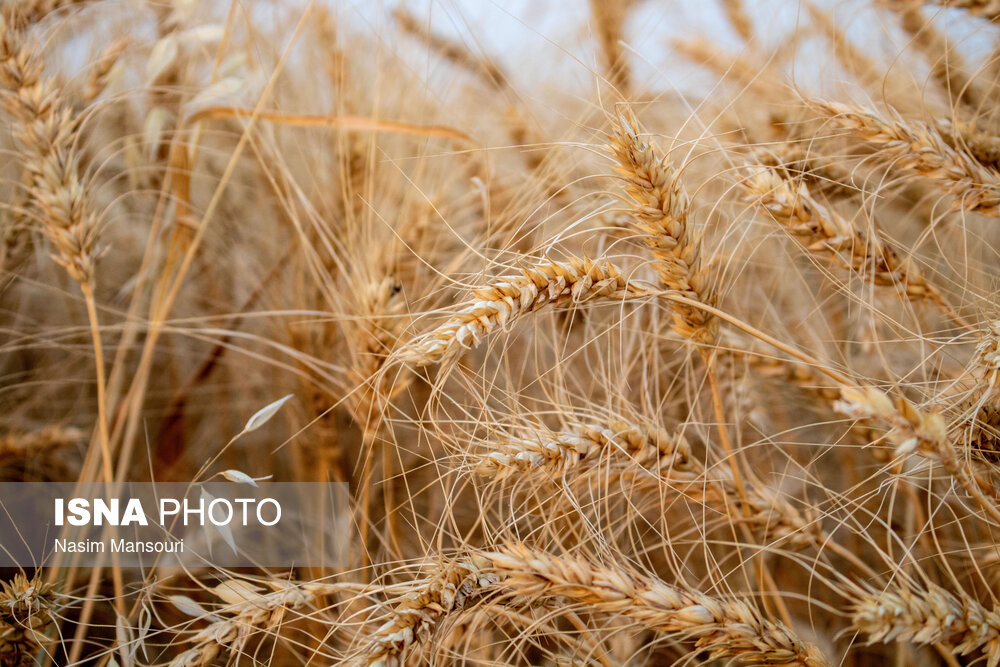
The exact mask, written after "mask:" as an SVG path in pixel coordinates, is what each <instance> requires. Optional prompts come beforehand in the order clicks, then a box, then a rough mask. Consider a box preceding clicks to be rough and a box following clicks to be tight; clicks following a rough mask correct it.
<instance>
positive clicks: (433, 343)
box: [391, 257, 659, 366]
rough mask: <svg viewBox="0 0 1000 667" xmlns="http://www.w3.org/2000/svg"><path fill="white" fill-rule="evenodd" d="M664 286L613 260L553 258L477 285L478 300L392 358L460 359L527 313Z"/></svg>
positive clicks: (429, 361) (628, 295) (644, 294)
mask: <svg viewBox="0 0 1000 667" xmlns="http://www.w3.org/2000/svg"><path fill="white" fill-rule="evenodd" d="M658 291H659V290H657V289H656V288H655V287H654V286H652V285H649V284H646V283H643V282H640V281H633V280H629V279H627V278H625V277H624V276H623V275H622V273H621V271H620V270H619V269H618V267H616V266H615V265H614V264H612V263H611V262H610V261H608V260H591V259H588V258H586V257H584V258H579V257H571V258H570V259H568V260H566V261H556V260H551V259H550V260H547V261H546V262H543V263H541V264H536V265H534V266H531V267H529V268H525V269H522V270H521V273H520V274H518V275H507V276H501V277H500V278H497V279H495V280H493V281H492V282H491V283H490V284H489V285H487V286H485V287H481V288H479V289H477V290H475V291H473V293H472V300H470V301H468V302H466V304H465V305H464V306H461V307H459V308H458V309H457V312H455V314H454V315H452V316H451V317H450V318H449V319H448V321H447V322H445V323H444V324H442V325H441V326H439V327H438V328H436V329H434V330H433V331H430V332H428V333H425V334H422V335H420V336H418V337H417V338H415V339H414V340H411V341H409V342H408V343H406V344H405V345H403V346H401V347H400V348H398V349H397V350H396V351H395V352H393V354H392V355H391V359H392V360H394V361H399V362H403V363H411V364H414V365H417V366H424V365H427V364H433V363H438V362H449V361H454V360H456V359H458V357H460V356H461V355H462V354H463V353H465V352H466V351H468V350H472V349H474V348H476V347H477V346H478V345H479V344H480V343H482V342H483V340H484V339H485V338H486V337H487V336H489V335H490V334H492V333H494V332H496V331H498V330H504V331H506V330H509V329H510V327H512V326H513V325H514V324H516V323H517V322H518V321H519V320H520V319H521V318H522V317H523V316H525V315H527V314H529V313H532V312H535V311H537V310H540V309H542V308H546V307H560V306H576V305H580V304H583V303H587V302H590V301H597V300H607V301H622V300H626V299H638V298H643V297H648V296H650V295H653V294H657V293H658Z"/></svg>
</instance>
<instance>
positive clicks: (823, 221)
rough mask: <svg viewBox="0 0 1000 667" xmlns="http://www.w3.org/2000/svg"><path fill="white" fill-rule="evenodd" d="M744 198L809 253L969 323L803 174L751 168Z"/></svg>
mask: <svg viewBox="0 0 1000 667" xmlns="http://www.w3.org/2000/svg"><path fill="white" fill-rule="evenodd" d="M743 186H744V188H745V190H746V192H747V198H748V199H749V200H750V201H752V202H754V203H755V204H757V205H758V206H759V207H761V208H762V209H764V210H766V211H767V212H768V213H769V214H770V215H771V217H773V218H774V219H775V220H776V221H777V222H779V223H780V224H781V225H782V226H783V227H784V228H785V229H786V230H787V231H788V233H789V234H791V235H792V236H794V237H795V238H796V239H797V240H798V241H799V242H800V243H801V244H802V245H803V246H804V247H806V248H807V249H808V250H810V251H811V252H813V253H816V254H820V255H826V256H829V257H834V258H836V259H839V260H840V261H841V262H842V263H843V264H844V265H845V266H846V267H847V268H848V269H850V270H852V271H854V272H855V273H857V274H858V275H860V276H863V277H865V278H866V279H868V280H871V281H872V282H873V283H874V284H876V285H883V286H893V287H896V288H898V289H899V290H901V291H902V292H903V293H904V294H906V296H907V297H908V298H909V299H911V300H914V301H916V300H919V299H927V300H928V301H930V302H931V303H933V304H934V305H935V306H937V307H938V308H939V309H940V310H941V311H942V312H943V313H944V314H945V315H946V316H948V317H949V318H950V319H951V320H952V321H954V322H955V323H956V324H958V325H959V326H962V327H964V328H968V326H969V325H968V323H967V322H965V320H964V319H962V318H961V316H959V315H958V314H957V313H956V312H955V310H954V309H953V308H952V307H951V305H950V304H948V303H947V301H946V300H945V298H944V297H943V296H942V295H941V293H940V292H939V291H938V290H937V289H936V288H935V287H933V286H932V285H930V284H929V283H928V282H927V281H926V279H924V277H923V276H922V275H921V274H920V271H919V269H918V268H917V267H916V266H915V265H914V264H913V263H912V262H910V261H907V260H905V259H903V258H902V256H901V255H902V252H901V251H899V250H897V249H896V248H894V247H893V245H892V244H891V243H890V242H889V241H888V240H887V239H884V238H882V236H881V232H880V230H878V229H876V230H875V233H874V234H866V233H865V232H863V231H862V230H860V229H858V228H857V226H856V225H855V224H854V223H852V222H851V221H849V220H847V219H846V218H844V217H842V216H841V215H840V214H838V213H837V212H836V211H835V210H834V209H832V208H829V207H827V206H824V205H823V204H821V203H820V202H819V201H817V200H816V199H815V198H814V197H813V196H812V195H811V194H810V192H809V188H808V187H806V184H805V183H804V182H802V181H801V180H798V181H794V180H792V179H791V178H788V177H786V176H784V175H782V174H781V173H780V172H779V171H778V170H777V169H774V168H771V167H764V166H760V165H755V166H751V167H750V168H749V176H748V177H747V178H746V179H745V180H744V181H743Z"/></svg>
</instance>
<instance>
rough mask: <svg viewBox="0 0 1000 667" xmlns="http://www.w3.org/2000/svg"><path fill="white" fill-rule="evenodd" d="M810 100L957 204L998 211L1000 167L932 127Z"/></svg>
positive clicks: (988, 212) (996, 213) (991, 213)
mask: <svg viewBox="0 0 1000 667" xmlns="http://www.w3.org/2000/svg"><path fill="white" fill-rule="evenodd" d="M809 104H810V106H811V107H812V108H813V109H815V110H816V111H818V112H819V113H820V114H822V115H824V116H826V117H827V118H828V119H829V121H830V123H831V124H833V125H834V126H835V127H838V128H841V129H843V130H847V131H848V132H850V133H852V134H854V135H856V136H857V137H859V138H861V139H864V140H865V141H867V142H869V143H871V144H873V145H875V146H876V147H877V148H878V153H877V155H879V156H880V157H881V158H883V159H884V160H886V161H887V162H891V163H892V166H893V167H894V168H896V169H900V170H902V171H905V172H909V173H912V174H918V175H920V176H922V177H923V178H925V179H928V180H929V181H931V182H933V183H936V184H938V185H939V186H940V187H941V188H942V189H943V190H945V191H946V192H948V193H950V194H952V195H954V196H955V197H956V202H955V206H956V208H960V209H962V210H965V211H974V212H976V213H979V214H981V215H986V216H990V217H997V216H1000V171H998V170H997V169H995V168H994V167H992V166H990V165H987V164H983V163H982V162H980V161H979V160H977V159H976V158H975V156H973V155H971V154H970V153H967V152H966V151H965V150H963V149H960V148H954V147H952V146H950V145H949V144H948V142H947V141H946V140H945V138H944V137H942V136H941V133H940V132H939V131H938V130H937V129H936V128H934V127H931V126H929V125H926V124H924V123H917V122H908V121H904V120H903V119H902V118H898V117H893V118H885V117H882V116H880V115H879V114H877V113H875V112H874V111H873V110H871V109H866V108H864V107H860V106H851V105H847V104H840V103H838V102H828V101H823V100H813V101H810V102H809Z"/></svg>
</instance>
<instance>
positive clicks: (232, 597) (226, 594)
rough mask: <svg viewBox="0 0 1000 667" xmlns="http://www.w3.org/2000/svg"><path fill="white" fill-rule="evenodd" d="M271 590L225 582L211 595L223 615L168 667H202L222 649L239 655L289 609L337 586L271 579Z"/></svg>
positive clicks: (220, 652)
mask: <svg viewBox="0 0 1000 667" xmlns="http://www.w3.org/2000/svg"><path fill="white" fill-rule="evenodd" d="M268 584H269V585H270V586H271V587H272V588H273V589H274V590H272V591H269V592H264V591H262V590H261V589H259V588H258V587H256V586H253V585H251V584H249V583H247V582H245V581H241V580H236V579H230V580H228V581H224V582H222V583H221V584H219V585H218V586H216V587H215V588H213V589H212V592H213V593H214V594H215V595H216V596H217V597H218V598H219V599H220V600H222V602H224V603H225V604H226V607H225V609H223V610H222V612H223V613H224V614H226V616H225V617H224V618H221V619H220V620H216V621H213V622H212V623H210V624H209V625H207V626H205V628H203V629H202V630H200V631H199V632H198V633H197V634H195V635H194V637H192V638H191V640H190V641H191V643H193V644H194V646H192V647H191V648H189V649H187V650H186V651H184V652H183V653H181V654H179V655H178V656H177V657H175V658H174V659H173V660H171V661H170V663H169V667H205V665H209V664H212V662H213V660H215V659H216V658H217V657H218V656H219V655H220V654H222V653H223V650H224V649H225V650H228V651H229V652H231V653H232V654H233V655H239V654H240V653H241V652H242V651H243V649H244V646H246V643H247V641H248V640H249V639H250V637H251V636H252V635H253V634H255V633H258V632H265V631H268V630H270V631H274V630H275V628H277V627H278V626H279V625H280V624H281V623H282V621H283V620H284V618H285V615H286V613H287V612H288V611H290V610H298V609H302V608H305V607H308V606H309V605H311V604H312V603H313V602H314V601H315V600H316V599H317V598H319V597H320V596H322V595H326V594H328V593H331V592H334V591H336V590H337V587H336V585H325V584H319V583H310V584H293V583H289V582H286V581H282V580H277V579H276V580H272V581H270V582H268Z"/></svg>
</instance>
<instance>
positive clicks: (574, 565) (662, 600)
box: [481, 544, 828, 667]
mask: <svg viewBox="0 0 1000 667" xmlns="http://www.w3.org/2000/svg"><path fill="white" fill-rule="evenodd" d="M481 555H482V557H484V558H485V559H487V560H489V561H490V562H491V563H492V565H493V570H494V571H495V572H496V573H497V574H498V575H500V577H501V582H500V584H499V587H501V588H502V589H503V590H504V591H505V592H507V593H509V594H510V595H512V596H515V597H516V599H521V598H527V599H532V600H534V599H539V598H555V599H562V600H568V601H570V602H572V603H575V604H577V605H580V606H582V607H585V608H587V609H588V610H591V611H596V612H603V613H609V614H616V615H620V616H624V617H626V618H629V619H631V620H632V621H634V622H636V623H638V624H639V625H641V626H643V627H645V628H648V629H650V630H653V631H656V632H663V633H667V634H672V635H676V636H677V637H678V638H681V639H686V640H695V646H696V648H697V649H698V650H703V651H706V652H707V653H708V656H709V659H730V660H737V661H739V662H741V663H744V664H768V665H802V666H803V667H818V666H819V665H826V664H828V663H827V662H826V660H825V658H824V657H823V656H822V655H821V654H820V652H819V650H818V649H817V648H816V647H815V646H812V645H810V644H807V643H805V642H803V641H802V640H800V639H798V638H797V637H796V636H795V635H794V634H793V633H792V631H791V630H789V629H788V628H786V627H785V626H783V625H782V624H780V623H777V622H774V621H770V620H768V619H766V618H763V617H762V616H761V615H760V613H759V612H757V611H756V610H755V609H754V608H753V607H751V606H750V605H748V604H746V603H745V602H742V601H740V600H734V599H723V598H718V597H713V596H710V595H705V594H704V593H700V592H698V591H693V590H689V589H687V588H682V587H679V586H673V585H670V584H668V583H666V582H664V581H662V580H660V579H658V578H656V577H652V576H649V575H643V574H638V573H635V572H633V571H632V570H631V569H629V568H626V567H623V566H614V567H607V566H602V565H597V564H595V563H591V562H589V561H586V560H584V559H582V558H573V557H557V556H553V555H551V554H548V553H545V552H543V551H538V550H535V549H530V548H528V547H526V546H524V545H521V544H513V545H508V546H504V547H502V548H500V549H499V550H497V551H494V552H487V553H482V554H481Z"/></svg>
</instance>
